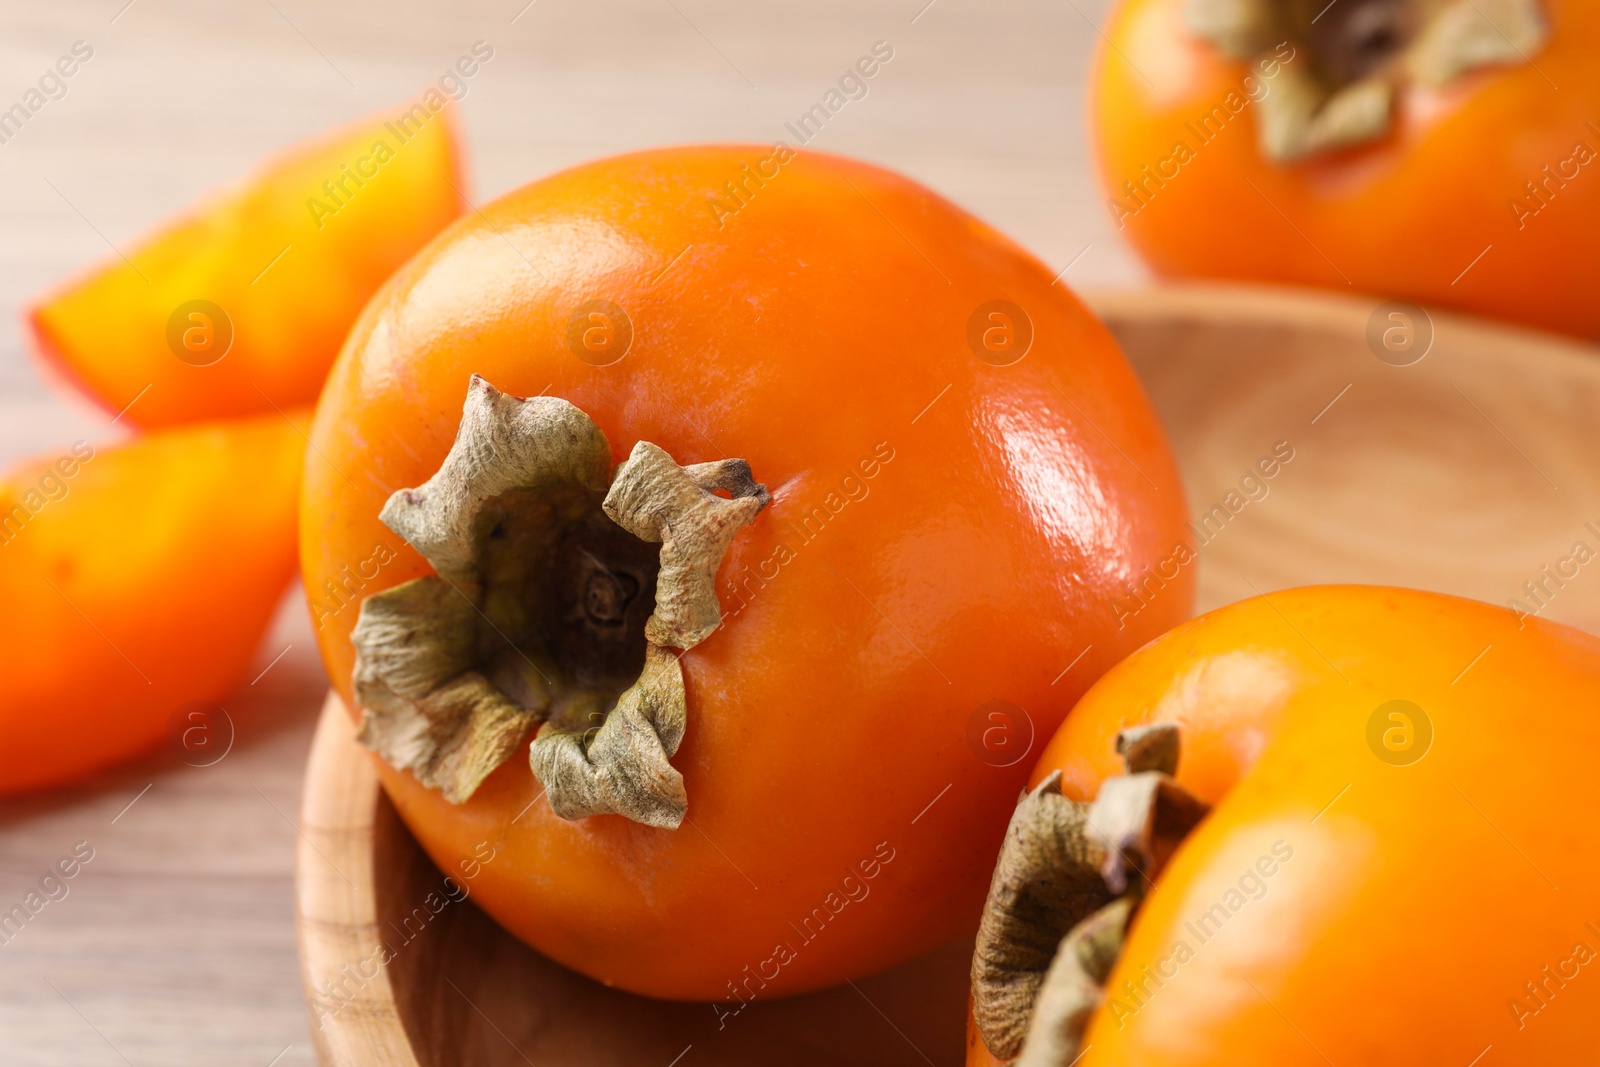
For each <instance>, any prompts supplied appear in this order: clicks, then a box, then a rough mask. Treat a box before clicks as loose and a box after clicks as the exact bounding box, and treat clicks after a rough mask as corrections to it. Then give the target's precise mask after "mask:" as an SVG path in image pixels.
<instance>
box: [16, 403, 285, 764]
mask: <svg viewBox="0 0 1600 1067" xmlns="http://www.w3.org/2000/svg"><path fill="white" fill-rule="evenodd" d="M295 414H296V415H297V416H298V417H300V418H302V420H303V419H304V418H305V417H306V416H307V415H308V414H309V413H308V412H305V411H300V412H297V413H295ZM304 451H305V438H304V437H302V436H301V431H300V430H298V429H296V428H295V427H294V426H293V425H291V424H290V423H289V422H287V421H286V420H285V418H283V417H281V416H278V415H270V416H265V417H261V418H256V419H241V420H237V421H231V422H223V423H213V424H201V425H196V426H188V427H183V428H180V429H174V430H162V431H157V432H154V433H150V434H147V435H145V436H142V437H138V438H136V439H134V440H133V441H130V442H128V443H126V444H121V445H116V446H113V447H108V448H99V449H96V448H95V447H93V446H92V445H89V444H88V443H86V442H82V441H80V442H78V443H76V444H75V445H73V446H72V447H71V448H69V449H63V450H62V451H61V452H60V453H59V454H56V455H49V456H45V457H42V458H40V459H38V460H34V461H30V462H26V463H22V464H19V465H17V466H15V467H13V468H12V469H10V470H9V471H7V472H6V474H5V475H4V476H3V477H0V599H3V601H4V603H5V604H6V613H5V620H4V623H3V624H0V630H3V636H0V642H3V643H4V645H5V649H6V661H7V662H8V663H10V664H12V665H13V666H14V668H15V669H14V670H13V672H12V677H11V678H10V679H9V681H8V682H7V684H6V686H5V689H4V692H0V728H3V731H4V736H5V744H4V745H3V746H0V793H7V794H10V793H18V792H22V791H24V790H30V789H39V788H43V787H46V786H53V785H59V784H61V783H63V782H66V781H69V780H71V779H73V778H77V777H80V776H81V775H84V774H86V773H88V772H90V771H93V770H97V769H99V768H101V767H105V766H108V765H110V764H112V763H115V762H117V761H119V760H123V759H127V758H129V757H131V756H135V755H138V754H139V753H141V752H143V751H145V750H146V749H149V748H151V747H153V746H155V745H156V744H157V743H159V742H160V740H161V739H162V737H163V736H165V735H166V734H167V732H168V730H169V727H170V726H171V724H172V722H173V721H174V717H175V716H178V715H179V713H180V711H181V709H182V708H183V707H184V705H186V704H189V703H190V702H198V701H216V700H218V699H221V698H223V697H225V696H226V695H227V693H228V691H229V690H231V689H232V688H234V687H235V686H236V685H238V684H239V682H240V681H241V680H242V678H243V676H244V673H245V671H246V669H247V668H248V667H249V665H250V658H251V656H252V654H253V653H254V652H255V650H256V646H257V645H258V644H259V643H260V641H261V637H262V634H263V633H264V632H265V631H266V628H267V625H268V624H269V623H270V622H271V620H272V616H273V612H274V611H275V610H276V608H277V605H278V602H279V601H280V600H281V599H282V597H283V594H284V592H285V591H286V590H287V588H288V586H289V583H290V581H291V580H292V579H293V576H294V572H295V551H294V548H295V538H294V524H295V500H296V497H297V495H298V493H299V489H300V470H301V467H302V456H303V454H304ZM202 725H203V726H206V727H209V726H212V725H216V724H213V723H210V722H209V721H207V722H206V723H203V724H202ZM218 729H219V730H220V726H219V727H218Z"/></svg>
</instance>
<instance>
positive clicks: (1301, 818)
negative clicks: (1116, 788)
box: [968, 586, 1600, 1067]
mask: <svg viewBox="0 0 1600 1067" xmlns="http://www.w3.org/2000/svg"><path fill="white" fill-rule="evenodd" d="M1486 648H1487V651H1485V649H1486ZM1480 653H1482V657H1481V658H1478V657H1479V654H1480ZM1395 699H1400V700H1407V701H1411V702H1413V703H1414V704H1416V705H1417V706H1419V707H1420V708H1422V709H1423V712H1424V714H1425V715H1426V716H1427V717H1428V719H1429V720H1431V723H1432V727H1433V739H1432V743H1431V747H1429V748H1428V749H1427V750H1426V752H1425V754H1424V755H1422V757H1421V758H1420V759H1419V760H1416V761H1415V762H1412V763H1410V764H1409V765H1396V764H1392V763H1390V762H1386V761H1384V760H1381V759H1379V758H1378V757H1377V756H1376V755H1375V752H1376V751H1378V749H1379V748H1382V742H1381V741H1380V742H1379V743H1378V748H1373V747H1369V743H1368V720H1369V718H1370V717H1371V716H1372V715H1373V713H1374V711H1375V710H1376V709H1377V708H1378V707H1379V706H1380V705H1382V704H1384V703H1386V702H1388V701H1390V700H1395ZM1597 700H1600V640H1597V639H1596V638H1594V637H1592V636H1590V635H1588V634H1585V633H1582V632H1579V631H1577V630H1573V629H1569V628H1567V627H1564V626H1560V625H1557V624H1555V623H1550V622H1545V621H1541V620H1538V619H1534V618H1528V619H1526V620H1525V625H1523V626H1522V627H1521V628H1519V625H1518V620H1517V617H1516V615H1515V614H1514V613H1512V612H1510V611H1507V610H1504V609H1502V608H1498V607H1491V606H1489V605H1486V604H1481V603H1478V602H1476V601H1468V600H1460V599H1456V598H1453V597H1446V596H1441V595H1438V594H1433V593H1421V592H1416V591H1412V590H1402V589H1382V588H1372V587H1356V586H1327V587H1317V588H1307V589H1296V590H1290V591H1285V592H1280V593H1273V594H1270V602H1268V601H1266V600H1262V599H1260V598H1257V599H1253V600H1248V601H1244V602H1242V603H1239V604H1235V605H1232V606H1230V607H1226V608H1222V609H1220V610H1218V611H1214V612H1211V613H1210V614H1208V615H1205V616H1202V617H1201V618H1199V619H1196V620H1195V621H1193V622H1190V623H1188V624H1186V625H1184V626H1181V627H1179V628H1178V629H1177V630H1175V631H1173V632H1172V633H1171V634H1168V635H1166V636H1165V637H1162V638H1161V639H1160V640H1158V641H1155V642H1153V643H1152V644H1150V645H1148V646H1147V647H1145V648H1144V649H1142V650H1140V651H1139V652H1138V653H1136V654H1134V655H1133V656H1130V657H1129V658H1128V659H1127V660H1125V661H1124V662H1123V663H1121V664H1119V665H1118V666H1117V667H1116V668H1114V669H1113V670H1112V671H1110V672H1109V673H1107V674H1106V676H1105V677H1104V678H1103V679H1101V681H1100V682H1099V683H1098V684H1097V685H1096V686H1095V687H1094V688H1093V689H1092V690H1090V692H1089V693H1088V695H1087V696H1085V697H1084V699H1083V700H1082V701H1080V702H1079V704H1078V706H1077V707H1076V708H1075V709H1074V710H1073V712H1072V714H1071V716H1070V717H1069V718H1068V720H1067V723H1066V725H1065V726H1064V727H1063V728H1062V729H1061V731H1060V732H1059V733H1058V734H1057V735H1056V737H1055V738H1054V739H1053V740H1052V741H1051V743H1050V745H1049V747H1048V748H1046V749H1045V751H1044V753H1043V755H1042V757H1041V759H1040V762H1039V765H1038V767H1036V768H1035V770H1034V775H1033V780H1034V781H1035V782H1037V781H1038V780H1040V779H1042V777H1043V776H1044V775H1046V774H1048V773H1049V772H1050V771H1052V770H1055V769H1060V770H1061V771H1062V772H1063V776H1064V781H1063V789H1064V791H1065V792H1067V793H1068V794H1069V795H1072V796H1075V797H1078V798H1080V799H1082V798H1086V797H1089V796H1091V795H1093V793H1094V792H1095V790H1096V789H1097V786H1098V782H1099V781H1101V780H1103V779H1104V778H1105V777H1106V776H1107V775H1110V774H1114V773H1118V771H1119V767H1118V766H1117V763H1116V757H1115V755H1114V753H1113V752H1112V748H1111V741H1112V739H1113V738H1114V737H1115V735H1116V732H1117V731H1118V730H1119V729H1121V728H1122V727H1123V726H1126V725H1130V724H1134V723H1141V722H1149V721H1155V720H1162V721H1174V722H1177V723H1180V724H1181V725H1182V728H1183V743H1184V750H1183V756H1182V758H1181V760H1180V763H1179V767H1178V780H1179V781H1180V782H1181V783H1183V784H1184V785H1185V786H1186V787H1188V788H1189V789H1190V790H1191V791H1193V792H1194V793H1196V794H1197V795H1199V796H1201V797H1203V798H1205V799H1206V800H1208V801H1210V802H1212V803H1214V804H1215V805H1216V807H1215V809H1214V810H1213V812H1212V813H1211V815H1210V816H1209V817H1208V818H1207V820H1206V821H1205V822H1204V823H1202V824H1201V826H1200V827H1199V829H1198V830H1196V831H1195V833H1194V834H1193V835H1192V836H1191V837H1190V838H1189V840H1187V841H1186V842H1185V843H1184V845H1183V846H1182V847H1181V849H1180V850H1179V852H1178V854H1177V855H1176V856H1175V857H1174V859H1173V861H1172V863H1171V864H1170V865H1169V866H1168V868H1167V869H1166V871H1165V872H1164V873H1163V874H1162V875H1161V876H1160V878H1159V879H1158V884H1157V886H1156V888H1155V889H1154V890H1153V891H1152V892H1151V893H1150V894H1149V896H1148V897H1147V898H1146V902H1145V904H1144V906H1143V908H1142V909H1141V911H1140V912H1139V914H1138V916H1137V917H1136V919H1135V921H1134V924H1133V927H1132V931H1131V934H1130V937H1129V940H1128V943H1127V948H1126V952H1125V953H1124V955H1123V957H1122V959H1121V960H1120V961H1119V963H1118V965H1117V967H1116V969H1115V970H1114V972H1113V974H1112V976H1111V980H1110V985H1109V989H1110V991H1111V992H1112V993H1113V994H1117V995H1119V996H1121V998H1122V1001H1123V1003H1124V1005H1125V1006H1126V1009H1128V1010H1125V1011H1124V1012H1122V1013H1121V1015H1122V1017H1121V1018H1120V1019H1119V1018H1117V1017H1116V1016H1117V1015H1118V1014H1119V1013H1118V1011H1117V1009H1115V1008H1114V1007H1113V1006H1112V1005H1111V1003H1110V1002H1109V1001H1108V1002H1107V1003H1106V1004H1104V1005H1102V1007H1101V1008H1100V1010H1099V1011H1098V1012H1097V1013H1096V1015H1095V1017H1094V1019H1093V1020H1092V1022H1091V1024H1090V1028H1089V1031H1088V1033H1087V1035H1086V1041H1087V1043H1088V1046H1089V1048H1088V1050H1087V1052H1086V1054H1085V1055H1084V1057H1083V1059H1082V1060H1081V1061H1080V1063H1081V1064H1082V1065H1083V1067H1110V1065H1113V1064H1118V1065H1121V1064H1129V1065H1131V1064H1139V1065H1141V1067H1180V1065H1181V1067H1224V1065H1227V1067H1267V1065H1273V1067H1283V1065H1296V1064H1305V1065H1308V1067H1309V1065H1312V1064H1317V1065H1323V1067H1325V1065H1326V1064H1327V1063H1329V1062H1331V1063H1336V1064H1358V1063H1360V1064H1380V1063H1381V1064H1390V1063H1392V1064H1415V1063H1430V1064H1431V1063H1461V1064H1466V1063H1470V1062H1471V1061H1472V1060H1473V1058H1474V1057H1476V1056H1478V1055H1479V1054H1480V1053H1482V1052H1483V1050H1484V1049H1485V1047H1488V1046H1491V1045H1492V1046H1493V1052H1491V1053H1490V1054H1489V1056H1488V1057H1485V1062H1489V1059H1490V1058H1492V1059H1493V1062H1495V1063H1497V1064H1507V1065H1524V1067H1533V1065H1548V1064H1555V1063H1582V1062H1584V1061H1585V1060H1586V1059H1588V1058H1592V1056H1593V1050H1594V1047H1595V1042H1596V1039H1597V1037H1600V1022H1597V1021H1596V1020H1597V1019H1600V982H1597V981H1593V980H1592V979H1593V975H1591V973H1590V972H1591V970H1592V969H1593V968H1594V966H1596V965H1597V964H1596V963H1595V959H1596V958H1600V957H1592V958H1590V959H1589V961H1588V963H1587V964H1583V965H1579V964H1576V963H1573V964H1570V965H1569V966H1568V968H1567V970H1568V978H1567V980H1566V981H1565V984H1564V985H1563V986H1561V987H1560V988H1558V987H1557V986H1556V984H1554V983H1553V982H1552V983H1551V984H1550V986H1549V989H1550V991H1551V993H1552V995H1551V996H1549V997H1548V998H1547V1006H1545V1007H1544V1008H1542V1009H1541V1010H1539V1011H1538V1012H1537V1014H1522V1013H1520V1012H1517V1011H1515V1010H1513V1008H1512V1002H1513V1001H1515V1000H1520V1001H1521V1002H1522V1004H1523V1006H1524V1007H1527V1008H1529V1009H1532V1008H1536V1007H1538V1002H1537V1001H1534V1000H1533V999H1532V998H1531V997H1530V996H1529V995H1528V993H1527V991H1526V989H1525V987H1524V985H1523V983H1525V982H1529V981H1532V982H1542V981H1544V980H1545V977H1544V974H1543V972H1542V968H1544V967H1545V966H1546V965H1548V966H1550V967H1552V968H1557V967H1559V966H1560V964H1561V961H1564V960H1568V959H1570V958H1571V957H1573V955H1574V952H1573V950H1574V946H1575V945H1576V944H1578V943H1579V942H1582V943H1584V944H1585V945H1586V946H1587V948H1588V950H1589V952H1600V930H1596V928H1595V927H1596V926H1597V925H1600V914H1597V913H1596V909H1595V899H1596V891H1597V890H1600V823H1597V821H1596V820H1595V818H1594V768H1595V763H1596V761H1597V759H1600V716H1596V715H1595V714H1594V708H1595V706H1596V702H1597ZM1383 721H1384V722H1386V723H1388V722H1391V720H1387V719H1384V720H1383ZM1418 736H1420V734H1414V735H1413V737H1418ZM1396 740H1397V741H1402V742H1403V740H1404V739H1403V738H1402V737H1397V738H1396ZM1412 751H1413V752H1415V751H1417V749H1413V750H1412ZM1279 841H1281V842H1283V843H1284V844H1285V845H1286V846H1287V847H1288V848H1289V849H1291V850H1292V851H1293V856H1292V858H1290V859H1289V860H1288V861H1286V862H1283V863H1281V864H1279V865H1277V866H1276V870H1275V872H1274V873H1273V874H1271V875H1268V876H1266V877H1258V878H1257V879H1255V881H1256V882H1258V883H1261V884H1263V885H1265V887H1266V888H1265V890H1264V892H1262V893H1261V894H1260V895H1259V896H1256V895H1255V893H1254V890H1255V886H1254V885H1253V884H1252V885H1251V886H1250V887H1249V888H1250V893H1249V895H1243V899H1244V901H1245V903H1244V904H1243V906H1242V907H1240V908H1238V909H1234V910H1233V912H1232V915H1231V917H1230V918H1227V919H1226V920H1225V922H1223V923H1222V924H1221V926H1220V931H1219V930H1218V929H1216V928H1215V927H1216V923H1215V922H1213V924H1212V925H1211V926H1210V927H1206V928H1198V929H1199V932H1200V934H1209V935H1210V936H1209V937H1206V938H1205V939H1204V940H1203V941H1202V939H1201V937H1200V936H1198V935H1197V934H1196V932H1195V929H1196V928H1194V924H1195V923H1196V921H1197V919H1198V918H1199V917H1200V916H1202V915H1203V914H1205V913H1206V912H1208V911H1209V909H1210V908H1211V907H1212V905H1214V904H1217V903H1219V902H1225V901H1224V898H1225V894H1226V891H1227V889H1228V888H1229V887H1236V886H1237V885H1238V883H1239V880H1240V879H1241V877H1242V876H1243V875H1244V874H1245V872H1246V871H1247V870H1249V869H1250V868H1251V867H1252V866H1254V865H1255V863H1256V861H1258V860H1259V858H1260V857H1261V856H1262V855H1264V854H1267V853H1269V852H1270V850H1271V848H1272V846H1273V844H1274V843H1276V842H1279ZM1269 866H1272V865H1270V864H1269ZM1258 873H1259V872H1258ZM1557 887H1559V889H1558V888H1557ZM1186 924H1188V925H1186ZM1180 940H1183V941H1186V943H1187V945H1188V946H1189V947H1190V948H1191V949H1192V952H1193V954H1192V957H1191V958H1189V959H1188V960H1187V961H1185V962H1182V963H1179V962H1178V961H1177V960H1176V957H1175V956H1173V955H1172V952H1173V949H1174V947H1175V945H1176V943H1177V942H1178V941H1180ZM1163 959H1166V960H1168V962H1167V963H1166V964H1165V971H1164V972H1160V973H1157V978H1161V977H1163V974H1164V975H1165V976H1166V978H1165V981H1164V984H1163V985H1161V986H1159V987H1157V986H1156V985H1155V983H1154V982H1149V983H1148V984H1147V986H1146V989H1147V990H1148V991H1149V992H1148V993H1147V994H1146V995H1144V996H1143V1003H1142V1004H1140V1003H1138V1002H1134V1001H1132V1000H1129V999H1128V994H1127V992H1126V986H1125V983H1126V982H1128V981H1130V980H1135V981H1138V980H1142V979H1143V975H1144V972H1143V968H1144V967H1145V966H1147V965H1148V966H1152V967H1153V966H1156V965H1157V964H1159V963H1160V961H1162V960H1163ZM1573 968H1576V969H1577V972H1578V973H1577V976H1576V977H1572V976H1571V970H1572V969H1573ZM1174 971H1175V972H1176V973H1175V974H1173V973H1172V972H1174ZM1252 987H1253V988H1252ZM1519 1023H1520V1024H1521V1025H1520V1026H1519V1025H1518V1024H1519ZM1119 1024H1120V1025H1119ZM985 1057H987V1052H986V1050H985V1051H984V1053H983V1055H981V1056H980V1055H973V1056H971V1057H969V1059H968V1063H969V1064H973V1065H978V1064H984V1065H985V1067H987V1064H988V1063H990V1062H992V1061H991V1060H988V1059H986V1058H985Z"/></svg>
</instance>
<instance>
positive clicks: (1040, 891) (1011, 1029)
mask: <svg viewBox="0 0 1600 1067" xmlns="http://www.w3.org/2000/svg"><path fill="white" fill-rule="evenodd" d="M1117 752H1118V753H1119V754H1120V755H1121V756H1122V758H1123V762H1124V765H1125V767H1126V771H1127V773H1126V774H1123V775H1119V776H1116V777H1113V778H1108V779H1107V780H1106V781H1105V782H1104V783H1103V784H1102V785H1101V787H1100V793H1099V795H1098V796H1097V797H1096V798H1095V800H1094V802H1093V803H1087V804H1086V803H1080V802H1078V801H1074V800H1070V799H1068V798H1067V797H1065V796H1063V795H1062V794H1061V772H1059V771H1057V772H1056V773H1054V774H1052V775H1051V776H1050V777H1049V778H1046V779H1045V780H1044V781H1043V782H1041V783H1040V784H1039V786H1038V787H1037V788H1035V789H1034V790H1033V791H1032V792H1030V793H1024V794H1023V796H1022V798H1021V799H1020V800H1019V801H1018V803H1017V810H1016V812H1015V813H1013V815H1012V817H1011V825H1010V827H1009V828H1008V829H1007V830H1006V840H1005V845H1004V846H1003V847H1002V848H1001V851H1000V860H999V862H998V864H997V865H996V867H995V872H994V880H993V881H992V882H991V883H990V885H989V899H988V902H987V903H986V904H985V905H984V909H983V921H982V924H981V925H980V927H979V929H978V945H977V950H976V952H975V953H974V954H973V957H972V997H973V1016H974V1018H975V1020H976V1022H977V1024H978V1031H979V1033H980V1034H981V1035H982V1037H983V1042H984V1044H985V1045H987V1046H988V1048H989V1051H990V1052H991V1053H993V1054H994V1055H995V1056H997V1057H999V1058H1000V1059H1002V1060H1012V1059H1015V1060H1016V1063H1017V1065H1018V1067H1065V1065H1066V1064H1069V1063H1071V1062H1073V1060H1074V1059H1075V1058H1076V1057H1077V1055H1078V1051H1079V1046H1080V1045H1081V1044H1082V1042H1083V1034H1084V1030H1085V1029H1086V1028H1087V1026H1088V1024H1089V1018H1090V1016H1091V1015H1092V1014H1093V1013H1094V1010H1095V1008H1096V1007H1098V1006H1099V1004H1100V1002H1101V1000H1102V999H1103V998H1104V995H1105V983H1106V979H1107V977H1108V976H1109V975H1110V973H1111V968H1112V965H1113V964H1115V963H1116V961H1117V958H1118V957H1119V956H1120V955H1121V954H1122V942H1123V936H1124V934H1125V933H1126V931H1127V928H1128V923H1129V921H1130V920H1131V918H1132V917H1133V913H1134V911H1135V910H1136V909H1137V908H1138V906H1139V902H1140V900H1141V899H1142V898H1143V896H1144V893H1145V890H1146V889H1148V888H1149V887H1150V886H1151V885H1153V884H1154V879H1155V877H1156V876H1157V875H1158V874H1160V872H1161V870H1162V868H1163V867H1165V866H1166V864H1167V861H1168V860H1169V859H1170V858H1171V857H1172V854H1173V852H1174V851H1176V849H1177V847H1178V845H1179V844H1180V843H1181V842H1182V841H1183V839H1184V838H1185V837H1186V836H1187V835H1188V833H1189V831H1191V830H1192V829H1194V827H1195V826H1196V825H1198V824H1199V822H1200V820H1201V819H1202V818H1204V817H1205V814H1206V811H1207V810H1208V809H1207V808H1206V805H1205V804H1203V803H1201V802H1200V801H1199V800H1197V799H1195V798H1194V797H1193V796H1191V795H1190V794H1189V793H1188V792H1186V791H1185V790H1184V789H1183V788H1182V787H1181V786H1179V785H1178V784H1177V782H1175V781H1173V778H1172V776H1173V774H1174V773H1176V771H1177V768H1178V728H1177V726H1175V725H1173V724H1171V723H1157V724H1154V725H1150V726H1141V727H1136V728H1134V729H1130V730H1124V731H1123V732H1122V733H1121V734H1119V735H1118V736H1117Z"/></svg>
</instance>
